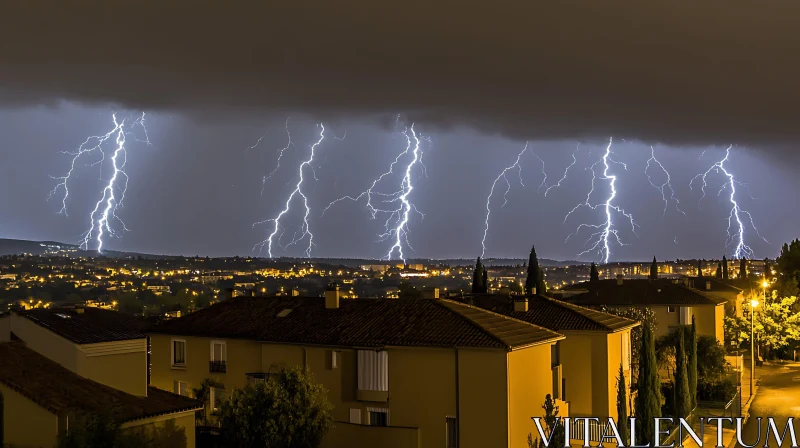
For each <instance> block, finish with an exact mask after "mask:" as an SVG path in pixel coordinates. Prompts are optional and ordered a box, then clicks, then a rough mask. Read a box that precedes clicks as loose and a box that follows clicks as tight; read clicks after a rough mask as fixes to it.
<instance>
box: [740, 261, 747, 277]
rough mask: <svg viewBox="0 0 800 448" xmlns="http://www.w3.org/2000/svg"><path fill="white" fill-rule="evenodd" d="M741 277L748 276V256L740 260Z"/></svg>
mask: <svg viewBox="0 0 800 448" xmlns="http://www.w3.org/2000/svg"><path fill="white" fill-rule="evenodd" d="M739 278H747V258H744V257H742V259H741V260H739Z"/></svg>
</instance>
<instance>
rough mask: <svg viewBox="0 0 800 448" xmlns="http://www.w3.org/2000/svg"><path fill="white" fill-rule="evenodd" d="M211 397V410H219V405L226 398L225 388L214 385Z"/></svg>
mask: <svg viewBox="0 0 800 448" xmlns="http://www.w3.org/2000/svg"><path fill="white" fill-rule="evenodd" d="M209 398H210V401H209V403H211V410H212V411H218V410H219V407H220V406H221V405H222V400H224V399H225V388H224V387H212V388H211V396H210V397H209Z"/></svg>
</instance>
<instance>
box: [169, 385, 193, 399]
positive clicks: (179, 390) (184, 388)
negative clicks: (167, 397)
mask: <svg viewBox="0 0 800 448" xmlns="http://www.w3.org/2000/svg"><path fill="white" fill-rule="evenodd" d="M172 392H174V393H176V394H178V395H183V396H184V397H188V396H189V383H185V382H183V381H173V382H172Z"/></svg>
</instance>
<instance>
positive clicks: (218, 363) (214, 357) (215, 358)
mask: <svg viewBox="0 0 800 448" xmlns="http://www.w3.org/2000/svg"><path fill="white" fill-rule="evenodd" d="M227 358H228V354H227V350H226V346H225V342H223V341H211V361H210V362H209V369H208V370H209V371H210V372H213V373H225V372H226V371H227V365H226V362H227Z"/></svg>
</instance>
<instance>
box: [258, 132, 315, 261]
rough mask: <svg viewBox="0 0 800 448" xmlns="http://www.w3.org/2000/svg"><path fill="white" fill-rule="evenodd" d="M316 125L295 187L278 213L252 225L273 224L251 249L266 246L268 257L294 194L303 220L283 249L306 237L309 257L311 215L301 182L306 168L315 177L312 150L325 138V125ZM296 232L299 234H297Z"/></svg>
mask: <svg viewBox="0 0 800 448" xmlns="http://www.w3.org/2000/svg"><path fill="white" fill-rule="evenodd" d="M317 126H318V127H319V140H317V141H316V142H315V143H313V144H312V145H311V149H310V151H309V156H308V159H306V160H304V161H303V162H302V163H300V167H299V169H298V176H297V177H298V180H297V183H296V184H295V187H294V189H293V190H292V192H291V193H290V194H289V197H288V198H287V199H286V202H285V204H284V207H283V209H282V210H281V211H280V213H278V215H277V216H276V217H275V218H271V219H268V220H265V221H259V222H257V223H255V224H253V226H254V227H255V226H257V225H259V224H264V223H267V222H271V223H273V224H274V226H273V229H272V233H270V234H269V236H268V237H267V239H265V240H264V241H262V242H260V243H258V244H256V245H255V246H253V250H255V249H256V248H258V249H259V253H261V251H262V250H263V249H264V247H265V246H266V247H267V254H268V256H269V258H273V257H274V254H273V244H276V243H277V244H278V245H280V239H281V236H283V234H284V233H285V227H283V226H282V225H281V218H283V216H284V215H286V214H287V213H289V212H290V211H291V207H292V200H293V199H294V198H295V197H296V196H299V197H300V198H301V199H300V201H301V202H302V204H303V207H304V209H305V212H304V214H303V220H302V221H303V222H302V224H301V225H300V229H299V230H298V231H297V232H295V234H294V236H293V237H292V241H290V242H289V243H288V244H286V245H285V246H283V249H286V248H287V247H289V246H292V245H294V244H296V243H299V242H300V241H302V240H303V239H305V238H306V237H308V246H306V250H305V256H306V257H307V258H310V257H311V249H312V248H313V247H314V234H313V233H311V227H310V224H309V217H310V215H311V208H310V206H309V205H308V196H307V195H306V193H305V192H304V191H303V184H304V182H305V175H304V172H305V170H306V168H308V169H310V170H311V174H312V175H313V176H314V178H315V179H316V173H315V170H314V166H313V165H312V163H313V162H314V152H315V150H316V148H317V146H319V145H320V144H321V143H322V141H323V140H324V139H325V126H324V125H323V124H322V123H320V124H318V125H317ZM286 132H287V134H288V133H289V129H288V120H287V128H286ZM291 142H292V139H291V135H289V143H290V144H292V145H293V143H291ZM288 147H289V145H287V146H286V147H285V148H288ZM285 148H284V150H285ZM282 154H283V150H282V151H281V155H282ZM273 172H274V171H273ZM279 233H280V235H279ZM298 234H299V236H298ZM276 238H277V239H276Z"/></svg>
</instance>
